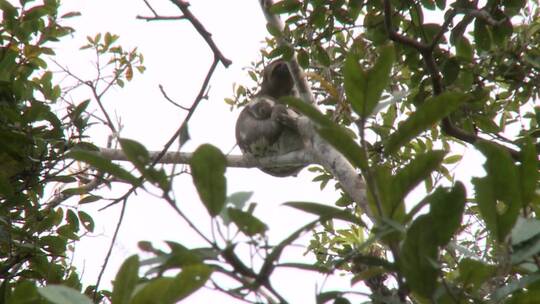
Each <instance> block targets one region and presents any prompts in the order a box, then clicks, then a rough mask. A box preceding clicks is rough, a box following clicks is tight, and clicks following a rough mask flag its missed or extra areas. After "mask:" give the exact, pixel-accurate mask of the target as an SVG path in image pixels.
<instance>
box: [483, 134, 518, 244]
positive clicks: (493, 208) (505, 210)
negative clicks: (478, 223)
mask: <svg viewBox="0 0 540 304" xmlns="http://www.w3.org/2000/svg"><path fill="white" fill-rule="evenodd" d="M476 147H477V148H478V149H479V150H480V151H481V152H482V153H483V154H484V155H485V156H486V158H487V160H486V163H485V164H484V167H485V169H486V171H487V176H486V177H484V178H482V179H479V178H475V179H473V184H474V185H475V188H476V193H477V199H478V205H479V207H480V214H481V215H482V217H483V218H484V220H485V221H486V226H487V228H488V229H490V230H491V231H492V232H493V233H494V234H495V235H496V236H497V239H498V240H499V241H502V240H503V239H504V238H505V237H506V235H507V234H508V233H509V232H510V230H511V229H512V227H513V226H514V223H515V222H516V220H517V216H518V215H519V210H520V209H521V191H520V185H519V172H518V168H517V166H516V165H515V164H514V161H513V160H512V157H511V156H510V154H509V153H508V151H507V150H506V149H505V148H504V147H502V146H500V145H498V144H494V143H491V142H488V141H479V142H477V143H476ZM501 202H502V203H504V206H501Z"/></svg>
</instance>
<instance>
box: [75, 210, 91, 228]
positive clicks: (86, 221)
mask: <svg viewBox="0 0 540 304" xmlns="http://www.w3.org/2000/svg"><path fill="white" fill-rule="evenodd" d="M77 214H78V215H79V218H80V219H81V223H82V224H83V226H84V228H86V230H88V231H89V232H94V219H93V218H92V217H91V216H90V215H89V214H88V213H86V212H84V211H78V213H77Z"/></svg>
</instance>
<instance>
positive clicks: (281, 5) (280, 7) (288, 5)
mask: <svg viewBox="0 0 540 304" xmlns="http://www.w3.org/2000/svg"><path fill="white" fill-rule="evenodd" d="M301 7H302V2H300V1H298V0H283V1H279V2H277V3H275V4H273V5H272V6H271V7H270V13H272V14H277V15H279V14H285V13H293V12H296V11H297V10H299V9H300V8H301Z"/></svg>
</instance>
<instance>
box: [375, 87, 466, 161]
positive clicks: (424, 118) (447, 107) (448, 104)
mask: <svg viewBox="0 0 540 304" xmlns="http://www.w3.org/2000/svg"><path fill="white" fill-rule="evenodd" d="M468 100H470V96H469V95H467V94H465V93H461V92H444V93H442V94H441V95H438V96H435V97H431V98H428V99H427V100H426V101H425V102H424V103H423V104H422V105H420V106H419V107H418V108H417V109H416V111H415V112H413V113H412V114H411V115H410V116H409V117H408V118H407V119H406V120H405V121H404V122H403V123H402V124H400V125H399V127H398V128H397V130H396V131H395V132H394V133H392V134H391V135H390V136H389V138H388V141H387V142H386V145H385V153H386V154H392V153H394V152H395V151H396V150H397V149H399V148H400V147H401V146H402V145H404V144H406V143H407V142H409V141H410V140H411V139H413V138H414V137H416V136H417V135H419V134H420V133H422V132H423V131H425V130H426V129H428V128H430V127H431V126H433V125H434V124H435V123H437V122H438V121H440V120H441V119H443V118H444V117H446V116H448V115H449V114H450V113H452V112H453V111H455V110H457V109H458V108H459V106H460V105H461V104H462V103H464V102H467V101H468Z"/></svg>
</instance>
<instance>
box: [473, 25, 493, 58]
mask: <svg viewBox="0 0 540 304" xmlns="http://www.w3.org/2000/svg"><path fill="white" fill-rule="evenodd" d="M473 34H474V42H475V44H476V47H477V48H478V49H479V50H482V51H489V50H490V49H491V32H490V30H489V29H488V27H487V24H486V23H485V22H484V21H482V19H480V18H476V19H475V21H474V33H473Z"/></svg>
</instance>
